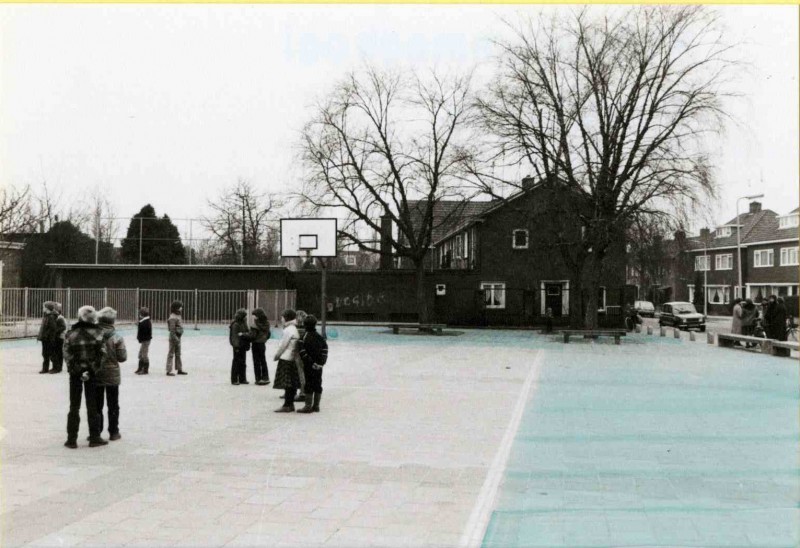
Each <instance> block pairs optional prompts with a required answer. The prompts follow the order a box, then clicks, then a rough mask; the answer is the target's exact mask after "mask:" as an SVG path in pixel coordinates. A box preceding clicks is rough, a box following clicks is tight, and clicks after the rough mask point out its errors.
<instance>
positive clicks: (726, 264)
mask: <svg viewBox="0 0 800 548" xmlns="http://www.w3.org/2000/svg"><path fill="white" fill-rule="evenodd" d="M714 268H715V270H733V253H723V254H721V255H714Z"/></svg>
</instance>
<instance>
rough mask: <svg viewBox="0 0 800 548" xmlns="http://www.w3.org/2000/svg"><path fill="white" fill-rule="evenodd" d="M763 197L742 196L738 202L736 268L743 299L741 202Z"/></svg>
mask: <svg viewBox="0 0 800 548" xmlns="http://www.w3.org/2000/svg"><path fill="white" fill-rule="evenodd" d="M763 197H764V195H763V194H753V195H752V196H742V197H741V198H738V199H737V200H736V266H737V267H738V270H739V297H740V298H742V299H744V291H743V288H742V231H741V226H742V223H741V219H740V218H739V202H741V201H742V200H755V199H756V198H763ZM734 296H735V291H734Z"/></svg>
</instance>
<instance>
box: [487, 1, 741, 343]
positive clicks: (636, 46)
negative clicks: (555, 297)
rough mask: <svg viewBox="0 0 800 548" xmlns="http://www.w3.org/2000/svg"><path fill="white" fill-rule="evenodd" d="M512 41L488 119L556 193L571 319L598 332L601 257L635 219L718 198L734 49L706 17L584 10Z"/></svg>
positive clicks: (509, 154)
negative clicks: (715, 156) (714, 150)
mask: <svg viewBox="0 0 800 548" xmlns="http://www.w3.org/2000/svg"><path fill="white" fill-rule="evenodd" d="M513 30H514V31H515V33H514V36H513V37H512V38H510V39H508V40H504V41H501V42H499V47H500V48H501V57H500V60H501V63H500V66H501V73H500V75H499V76H498V78H497V79H496V81H495V84H494V85H492V86H491V89H490V92H489V93H487V95H486V96H485V97H484V98H483V99H482V100H481V101H480V102H479V107H480V110H481V112H482V115H483V116H482V121H483V124H484V127H485V128H486V129H487V130H488V133H489V134H491V135H492V136H493V138H494V139H496V141H495V143H494V144H495V145H496V146H497V155H498V157H502V158H504V159H505V160H506V161H508V162H509V163H514V164H521V165H523V166H526V169H528V170H530V172H531V173H532V174H533V175H534V178H535V179H537V180H538V181H540V182H541V183H542V185H543V187H544V188H545V189H546V190H547V191H549V194H550V196H549V201H551V202H552V210H551V214H550V216H551V217H552V219H553V223H552V234H551V238H552V241H553V245H554V246H557V247H558V248H559V249H560V250H561V256H562V259H563V260H564V262H565V264H566V265H567V267H568V268H569V269H570V270H571V271H572V275H571V278H572V285H571V288H572V290H571V293H572V294H573V295H575V298H572V299H570V301H571V313H572V318H573V321H574V322H575V321H580V318H581V316H582V319H583V324H584V325H585V326H586V327H593V326H595V325H596V321H597V294H598V286H599V279H600V273H601V271H602V268H603V265H604V260H605V257H606V256H607V253H608V252H609V249H610V248H611V246H612V245H613V244H614V243H615V241H617V240H618V239H620V238H623V237H624V234H625V232H626V230H627V229H628V227H629V225H630V223H631V222H632V220H633V219H634V218H636V217H637V216H641V215H643V214H646V215H655V216H669V215H674V214H675V213H676V212H679V211H681V210H684V208H685V206H687V205H691V204H692V203H697V201H698V200H699V199H700V198H701V197H703V196H706V195H710V194H713V191H714V185H713V180H712V176H711V173H712V171H711V168H712V166H711V162H710V159H709V155H708V153H707V150H708V146H709V145H708V143H709V141H710V140H711V137H712V136H713V134H714V133H715V132H718V131H720V129H721V128H722V121H723V110H722V106H721V103H722V101H721V99H722V97H723V95H724V94H725V90H726V79H727V76H728V74H729V71H728V68H729V67H730V66H731V64H732V62H731V60H730V59H729V53H730V48H729V47H727V46H725V45H724V44H723V42H722V39H721V29H720V27H719V24H718V20H717V16H716V15H715V13H714V12H712V11H710V10H708V9H706V8H704V7H699V6H668V7H653V6H647V7H635V8H597V9H595V8H586V9H582V10H578V11H572V12H571V13H569V14H568V15H563V14H562V15H557V16H555V17H551V18H545V17H542V18H540V19H536V20H529V21H527V22H526V23H525V24H523V25H522V26H519V27H517V28H514V29H513ZM481 180H482V181H483V182H484V183H485V186H492V185H491V180H490V179H486V178H482V179H481ZM490 191H493V189H490ZM581 295H586V297H587V302H586V304H585V306H583V303H582V299H581V298H580V296H581Z"/></svg>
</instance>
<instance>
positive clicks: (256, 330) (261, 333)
mask: <svg viewBox="0 0 800 548" xmlns="http://www.w3.org/2000/svg"><path fill="white" fill-rule="evenodd" d="M253 317H255V324H254V325H253V327H251V328H250V336H251V337H252V340H253V348H252V350H253V372H254V373H255V376H256V384H258V385H260V386H264V385H267V384H269V369H268V368H267V341H268V340H269V336H270V332H269V318H267V313H266V312H264V309H263V308H256V309H255V310H253Z"/></svg>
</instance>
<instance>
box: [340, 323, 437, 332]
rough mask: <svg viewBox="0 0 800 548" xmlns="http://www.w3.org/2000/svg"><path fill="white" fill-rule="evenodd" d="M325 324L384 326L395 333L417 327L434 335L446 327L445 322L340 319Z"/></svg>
mask: <svg viewBox="0 0 800 548" xmlns="http://www.w3.org/2000/svg"><path fill="white" fill-rule="evenodd" d="M327 325H339V326H352V327H386V328H389V329H391V330H392V333H394V334H395V335H397V334H398V333H400V330H401V329H418V330H419V331H425V332H428V333H433V334H435V335H441V334H442V329H444V328H445V327H447V325H446V324H443V323H413V322H341V321H333V322H327Z"/></svg>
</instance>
